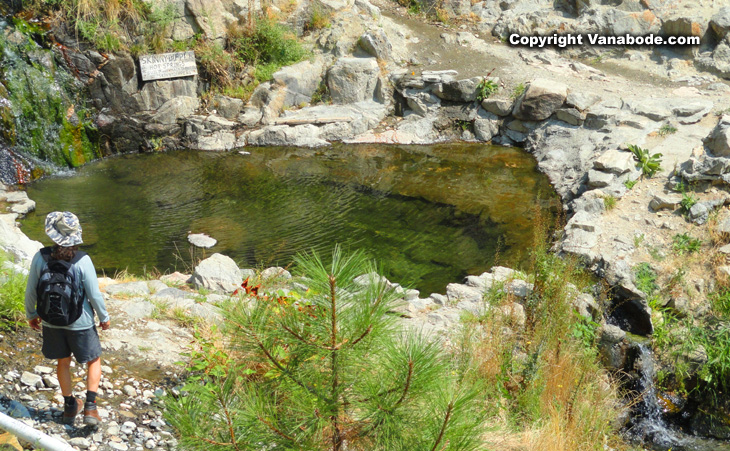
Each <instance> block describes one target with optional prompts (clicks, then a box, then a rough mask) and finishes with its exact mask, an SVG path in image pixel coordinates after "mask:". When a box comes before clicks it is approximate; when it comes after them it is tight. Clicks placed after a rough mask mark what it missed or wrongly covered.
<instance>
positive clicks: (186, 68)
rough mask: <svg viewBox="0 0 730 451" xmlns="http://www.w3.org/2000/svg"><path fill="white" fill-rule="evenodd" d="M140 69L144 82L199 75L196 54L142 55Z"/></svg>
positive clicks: (191, 52) (190, 52)
mask: <svg viewBox="0 0 730 451" xmlns="http://www.w3.org/2000/svg"><path fill="white" fill-rule="evenodd" d="M139 68H140V69H141V71H142V81H149V80H160V79H162V78H176V77H187V76H188V75H197V74H198V67H197V66H196V65H195V52H193V51H192V50H191V51H189V52H175V53H161V54H159V55H142V56H140V57H139Z"/></svg>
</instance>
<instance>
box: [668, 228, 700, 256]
mask: <svg viewBox="0 0 730 451" xmlns="http://www.w3.org/2000/svg"><path fill="white" fill-rule="evenodd" d="M701 246H702V241H701V240H700V239H699V238H692V237H691V236H690V235H689V234H687V233H682V234H676V235H674V238H672V249H673V250H674V251H675V252H677V253H678V254H679V255H683V254H684V253H689V254H691V253H693V252H697V251H699V250H700V247H701Z"/></svg>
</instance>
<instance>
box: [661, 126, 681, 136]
mask: <svg viewBox="0 0 730 451" xmlns="http://www.w3.org/2000/svg"><path fill="white" fill-rule="evenodd" d="M674 133H677V127H675V126H673V125H672V124H664V125H662V126H661V127H660V128H659V131H658V132H657V134H658V135H659V136H666V135H671V134H674Z"/></svg>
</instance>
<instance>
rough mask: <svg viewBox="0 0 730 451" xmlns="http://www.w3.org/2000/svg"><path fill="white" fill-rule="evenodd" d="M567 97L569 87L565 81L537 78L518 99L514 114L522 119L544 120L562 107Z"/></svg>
mask: <svg viewBox="0 0 730 451" xmlns="http://www.w3.org/2000/svg"><path fill="white" fill-rule="evenodd" d="M567 97H568V87H567V86H565V85H564V84H563V83H559V82H556V81H553V80H547V79H544V78H537V79H535V80H533V81H531V82H530V84H529V85H528V86H527V89H526V90H525V93H524V94H523V95H522V96H521V97H520V98H519V99H518V100H517V102H516V103H515V107H514V109H513V110H512V114H513V115H514V116H515V117H516V118H518V119H522V120H529V121H542V120H545V119H547V118H549V117H550V115H551V114H553V113H554V112H555V110H557V109H558V108H560V107H561V106H562V105H563V103H564V102H565V99H566V98H567Z"/></svg>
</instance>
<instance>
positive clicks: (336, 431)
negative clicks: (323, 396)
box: [329, 274, 342, 451]
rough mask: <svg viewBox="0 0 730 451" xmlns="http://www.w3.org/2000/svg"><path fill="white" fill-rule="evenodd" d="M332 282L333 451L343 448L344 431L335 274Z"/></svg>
mask: <svg viewBox="0 0 730 451" xmlns="http://www.w3.org/2000/svg"><path fill="white" fill-rule="evenodd" d="M329 282H330V314H331V319H330V320H331V321H332V324H331V326H332V332H331V336H330V338H331V341H330V344H331V346H332V350H331V351H330V359H331V361H332V394H331V405H332V407H333V412H332V415H330V421H331V422H332V451H340V449H342V433H341V431H340V424H339V416H340V406H339V404H338V403H339V402H340V399H339V394H338V391H339V384H340V378H339V367H338V365H337V348H338V346H337V279H335V276H334V275H332V274H330V275H329Z"/></svg>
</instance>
